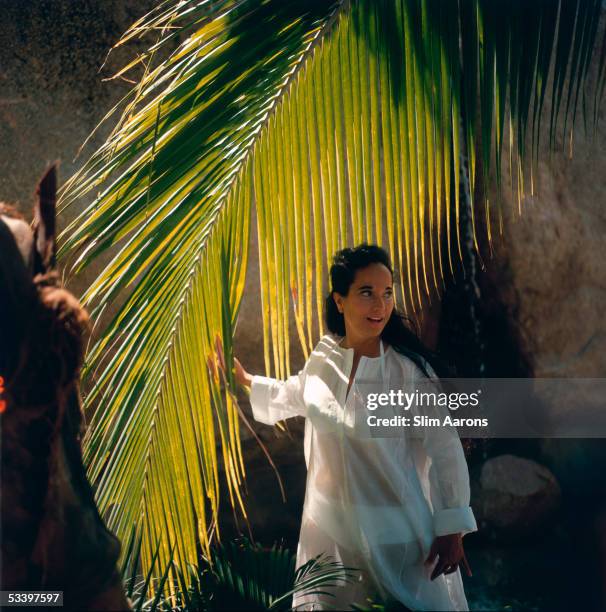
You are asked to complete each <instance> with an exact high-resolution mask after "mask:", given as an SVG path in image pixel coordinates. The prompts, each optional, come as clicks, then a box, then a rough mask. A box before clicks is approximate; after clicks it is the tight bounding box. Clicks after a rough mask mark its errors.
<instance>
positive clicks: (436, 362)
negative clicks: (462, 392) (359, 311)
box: [325, 242, 451, 378]
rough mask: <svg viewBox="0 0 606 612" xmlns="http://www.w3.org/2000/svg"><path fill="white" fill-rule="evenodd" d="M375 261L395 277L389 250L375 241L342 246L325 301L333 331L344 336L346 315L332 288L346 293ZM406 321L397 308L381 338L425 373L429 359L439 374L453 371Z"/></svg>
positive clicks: (444, 374)
mask: <svg viewBox="0 0 606 612" xmlns="http://www.w3.org/2000/svg"><path fill="white" fill-rule="evenodd" d="M374 263H379V264H383V265H384V266H385V267H386V268H387V269H388V270H389V271H390V272H391V275H392V277H393V268H392V265H391V260H390V259H389V255H388V254H387V251H385V249H382V248H381V247H379V246H377V245H375V244H366V243H365V242H364V243H362V244H360V245H358V246H357V247H354V248H353V249H349V248H348V249H342V250H341V251H337V253H335V255H334V257H333V264H332V266H331V267H330V283H331V290H330V292H329V294H328V296H327V297H326V303H325V318H326V326H327V327H328V329H329V331H331V332H332V333H333V334H337V335H339V336H345V318H344V316H343V314H342V313H340V312H339V310H338V309H337V305H336V304H335V301H334V299H333V296H332V294H333V292H336V293H340V294H341V295H347V293H348V292H349V288H350V286H351V284H352V283H353V281H354V278H355V275H356V272H357V271H358V270H361V269H362V268H366V267H367V266H369V265H370V264H374ZM405 321H408V319H407V317H405V316H404V315H403V314H402V313H401V312H399V311H398V310H397V309H396V308H394V309H393V311H392V313H391V317H389V321H387V324H386V325H385V327H384V328H383V331H382V333H381V338H382V339H383V340H385V342H387V344H389V345H390V346H391V347H393V349H394V350H396V351H397V352H398V353H400V354H402V355H405V356H406V357H408V358H409V359H411V360H412V361H413V362H414V363H415V364H416V365H417V366H419V368H420V369H421V371H422V372H424V374H425V375H426V376H428V372H427V369H426V367H425V364H426V363H429V365H430V366H431V367H432V368H433V370H434V372H435V373H436V374H437V376H438V377H440V378H442V377H448V376H449V375H450V374H451V372H450V369H449V368H448V366H447V364H446V363H445V362H444V361H442V359H440V358H439V357H438V355H436V354H435V353H434V352H432V351H430V350H429V349H428V348H427V347H426V346H425V345H424V344H423V343H422V342H421V340H420V339H419V337H418V336H417V335H416V334H415V333H414V331H412V329H410V327H409V326H408V325H407V324H406V323H405Z"/></svg>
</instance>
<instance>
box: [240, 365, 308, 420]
mask: <svg viewBox="0 0 606 612" xmlns="http://www.w3.org/2000/svg"><path fill="white" fill-rule="evenodd" d="M304 386H305V370H301V371H300V372H299V373H298V374H296V375H294V376H290V377H289V378H288V379H287V380H285V381H282V380H276V379H275V378H268V377H267V376H253V379H252V384H251V387H250V405H251V406H252V411H253V417H254V419H255V421H259V422H260V423H265V424H266V425H274V424H275V423H277V422H278V421H282V420H283V419H288V418H290V417H294V416H305V402H304V401H303V389H304Z"/></svg>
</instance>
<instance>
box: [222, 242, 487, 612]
mask: <svg viewBox="0 0 606 612" xmlns="http://www.w3.org/2000/svg"><path fill="white" fill-rule="evenodd" d="M330 277H331V282H332V290H331V292H330V293H329V295H328V297H327V299H326V323H327V327H328V329H329V330H330V332H331V334H329V335H326V336H324V337H323V338H322V339H321V340H320V342H319V343H318V345H317V346H316V347H315V349H314V351H313V352H312V354H311V356H310V358H309V359H308V361H307V363H306V364H305V367H304V368H303V370H301V372H299V374H298V375H296V376H291V377H290V378H289V379H288V380H286V381H278V380H275V379H272V378H267V377H264V376H252V375H251V374H249V373H248V372H247V371H246V370H245V369H244V368H243V366H242V365H241V364H240V362H239V361H238V360H237V359H236V360H235V375H236V380H237V381H238V382H239V383H240V384H242V385H244V386H246V387H249V388H250V390H251V394H250V401H251V405H252V409H253V415H254V417H255V419H256V420H257V421H260V422H262V423H266V424H268V425H272V424H274V423H276V422H278V421H280V420H282V419H286V418H289V417H292V416H297V415H300V416H304V417H306V423H305V459H306V463H307V469H308V474H307V485H306V494H305V504H304V509H303V518H302V524H301V532H300V537H299V546H298V550H297V566H300V565H302V564H303V563H305V562H306V561H308V560H309V559H311V558H312V557H314V556H316V555H318V554H320V553H325V554H328V555H331V556H333V557H334V558H336V559H337V560H338V561H341V562H342V563H343V564H345V565H346V566H349V567H355V568H359V570H360V571H359V572H358V573H357V575H356V581H355V582H354V583H349V584H341V585H338V586H335V587H333V588H327V589H324V590H326V591H329V592H330V593H329V594H328V595H313V596H309V595H308V596H295V598H294V601H293V607H294V608H296V609H303V610H325V609H338V610H343V609H351V604H352V603H354V602H355V603H358V604H364V603H365V600H366V598H367V597H372V596H376V595H380V596H381V597H383V598H391V599H395V600H396V601H399V602H401V603H403V604H404V605H405V606H407V607H408V608H410V609H412V610H467V609H468V607H467V601H466V599H465V594H464V591H463V585H462V581H461V576H460V571H459V569H458V568H459V565H462V567H463V568H464V569H465V570H466V572H467V573H468V575H471V572H470V570H469V565H468V564H467V560H466V559H465V555H464V551H463V545H462V536H463V535H464V534H465V533H469V532H471V531H475V530H476V529H477V527H476V523H475V519H474V516H473V513H472V511H471V508H470V507H469V476H468V471H467V465H466V462H465V456H464V453H463V450H462V447H461V443H460V440H459V438H458V435H457V433H456V430H454V429H452V428H446V427H426V428H422V429H421V431H420V432H417V435H416V436H413V435H411V434H410V433H409V432H408V431H407V429H406V428H399V429H395V430H394V432H392V434H386V433H385V431H383V432H382V433H378V434H377V433H376V432H372V431H370V430H371V429H372V428H370V427H369V425H368V419H367V417H368V415H369V414H371V413H369V411H368V408H367V406H369V405H370V404H368V403H366V400H367V399H368V397H369V393H371V392H389V390H394V391H396V392H397V391H398V390H402V391H404V392H405V391H409V392H412V391H414V390H415V388H416V389H420V388H421V386H422V385H424V384H425V385H426V384H427V382H431V379H434V380H435V374H434V369H433V368H432V367H431V365H433V366H434V368H435V369H436V370H437V371H438V372H440V373H441V371H442V370H441V368H440V366H439V362H438V361H437V360H435V358H433V357H432V356H431V355H430V353H429V352H428V351H427V349H425V348H424V347H423V345H422V344H421V343H420V342H419V340H418V339H417V338H416V336H415V335H414V334H413V333H412V332H410V331H409V330H408V329H407V328H406V326H405V325H404V322H403V318H402V316H401V315H400V314H399V313H398V312H397V310H396V309H395V308H394V302H393V287H392V283H393V270H392V267H391V263H390V260H389V256H388V255H387V253H386V252H385V251H384V250H383V249H381V248H380V247H377V246H374V245H367V244H362V245H360V246H358V247H356V248H353V249H343V250H342V251H339V252H338V253H337V254H336V255H335V257H334V263H333V265H332V267H331V270H330ZM219 357H220V362H221V365H224V364H223V357H222V355H220V356H219ZM373 397H377V396H373ZM392 410H393V414H402V413H403V411H402V408H401V407H400V406H394V407H393V408H392ZM415 410H416V409H415V408H414V407H413V408H412V410H411V411H410V412H409V413H408V414H409V415H412V414H415ZM436 410H441V409H437V408H436ZM375 414H376V413H375Z"/></svg>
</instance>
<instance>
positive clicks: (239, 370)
mask: <svg viewBox="0 0 606 612" xmlns="http://www.w3.org/2000/svg"><path fill="white" fill-rule="evenodd" d="M215 350H216V352H217V361H218V362H219V367H220V368H221V371H222V372H223V374H225V371H226V367H225V356H224V355H223V347H222V346H221V342H220V340H219V337H218V336H217V339H216V340H215ZM213 366H214V364H212V365H211V366H210V367H211V369H213V370H214V367H213ZM234 376H235V379H236V382H237V383H238V384H240V385H242V386H244V387H249V388H250V386H251V384H252V375H251V374H249V373H248V372H247V371H246V370H245V369H244V366H243V365H242V364H241V363H240V362H239V361H238V360H237V359H236V358H235V357H234Z"/></svg>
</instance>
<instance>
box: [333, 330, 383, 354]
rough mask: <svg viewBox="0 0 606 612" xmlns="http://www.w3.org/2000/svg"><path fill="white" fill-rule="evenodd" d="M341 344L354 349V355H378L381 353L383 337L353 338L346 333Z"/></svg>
mask: <svg viewBox="0 0 606 612" xmlns="http://www.w3.org/2000/svg"><path fill="white" fill-rule="evenodd" d="M341 346H342V347H343V348H346V349H350V348H352V349H353V350H354V357H378V356H379V355H380V354H381V338H378V337H377V338H368V339H367V338H365V339H363V340H356V339H352V338H350V337H348V336H347V334H346V335H345V337H344V338H343V340H342V341H341Z"/></svg>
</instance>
